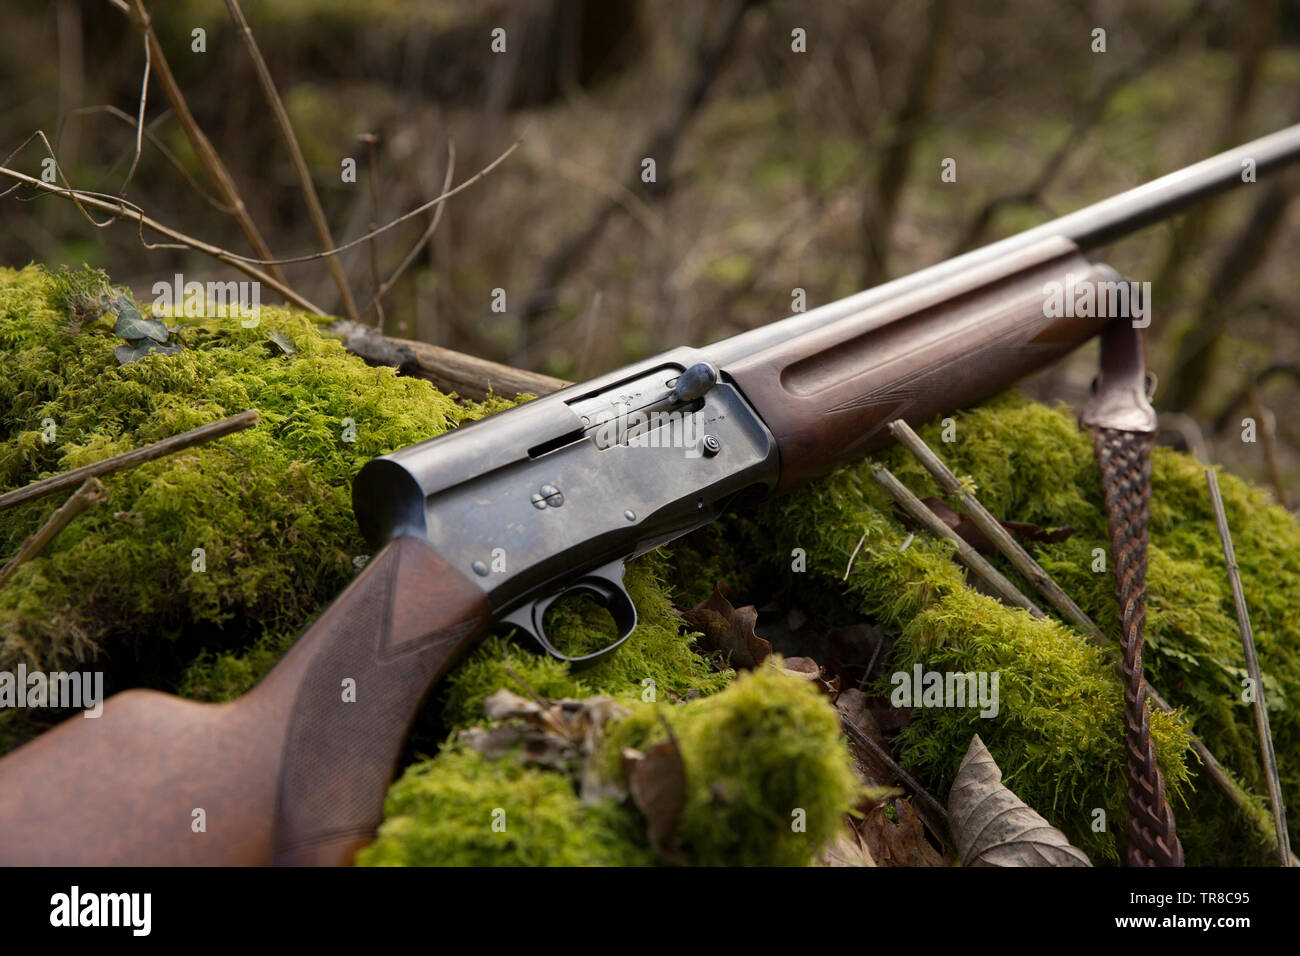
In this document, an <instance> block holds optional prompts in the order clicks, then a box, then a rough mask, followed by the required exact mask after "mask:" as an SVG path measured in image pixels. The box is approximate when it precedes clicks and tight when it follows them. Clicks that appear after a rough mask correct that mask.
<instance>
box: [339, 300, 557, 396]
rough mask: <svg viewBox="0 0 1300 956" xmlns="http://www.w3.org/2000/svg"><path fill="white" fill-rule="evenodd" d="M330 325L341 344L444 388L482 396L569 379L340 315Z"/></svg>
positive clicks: (535, 389) (542, 389)
mask: <svg viewBox="0 0 1300 956" xmlns="http://www.w3.org/2000/svg"><path fill="white" fill-rule="evenodd" d="M328 331H329V332H330V333H331V334H333V335H337V336H340V337H341V338H342V339H343V345H344V348H346V349H347V350H348V351H349V352H351V353H352V354H353V355H357V356H360V357H361V358H363V359H365V360H366V361H367V362H369V363H370V364H371V365H388V366H391V367H393V368H396V369H397V370H398V371H399V372H401V373H402V374H403V375H411V376H414V377H416V378H422V379H425V380H427V381H430V382H432V383H433V384H434V385H436V386H437V387H438V388H439V389H441V390H442V391H444V392H455V393H456V394H458V395H461V396H463V397H465V398H472V399H482V398H485V397H486V396H487V395H488V393H489V392H493V393H495V394H497V395H517V394H521V393H525V392H527V393H531V394H533V395H549V394H550V393H551V392H555V391H559V390H560V389H562V388H564V387H565V386H566V385H569V384H571V383H570V382H566V381H564V380H563V379H559V378H552V377H551V376H549V375H542V374H540V373H538V372H529V371H527V370H525V369H521V368H514V367H512V366H510V365H502V364H500V363H499V362H490V361H488V360H487V359H482V358H479V357H478V356H475V355H467V354H465V353H464V352H454V351H452V350H451V349H446V348H443V347H442V346H439V345H430V344H429V343H428V342H415V341H412V340H410V339H397V338H389V337H387V336H384V335H380V334H379V332H378V330H376V329H375V328H374V327H373V326H369V325H362V324H360V323H357V322H349V321H348V320H347V319H340V320H339V321H338V322H335V323H334V324H333V325H331V326H330V327H329V329H328Z"/></svg>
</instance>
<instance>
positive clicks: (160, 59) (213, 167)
mask: <svg viewBox="0 0 1300 956" xmlns="http://www.w3.org/2000/svg"><path fill="white" fill-rule="evenodd" d="M113 5H114V6H115V7H117V8H118V9H119V10H121V11H122V12H123V13H125V14H126V15H127V16H128V17H129V18H130V20H131V22H132V23H133V24H134V25H135V28H136V29H137V30H138V31H139V32H140V33H141V35H143V36H144V38H145V40H146V42H147V43H148V44H149V52H150V54H151V58H152V60H153V71H152V72H153V75H154V76H155V77H156V78H157V80H158V82H159V84H160V85H161V86H162V89H163V93H164V95H166V97H167V99H168V101H169V102H170V103H171V105H172V109H174V110H175V111H176V119H177V120H178V121H179V122H180V124H181V129H183V130H184V131H185V136H186V138H188V139H189V141H190V145H191V146H193V147H194V153H195V155H196V156H198V158H199V162H200V163H202V164H203V168H204V169H205V170H206V171H207V173H208V176H209V177H210V178H211V179H212V184H213V185H214V186H216V187H217V191H218V192H219V193H220V194H221V196H222V198H223V199H224V200H225V202H226V204H227V205H228V206H230V208H231V210H232V215H233V216H234V217H235V222H237V223H238V224H239V229H240V231H241V232H243V234H244V238H245V239H247V240H248V245H249V247H250V248H251V249H252V250H253V252H255V253H256V254H257V256H258V257H259V258H260V259H263V260H266V261H267V262H268V264H269V263H270V260H271V259H273V258H274V256H273V254H272V253H271V248H270V246H268V245H267V244H266V240H265V239H263V238H262V234H261V233H260V232H259V231H258V229H257V225H256V224H255V223H254V222H253V219H252V217H251V216H250V215H249V214H248V208H247V207H246V206H245V205H244V200H243V197H241V196H240V195H239V189H238V188H237V187H236V186H235V180H234V177H232V176H231V175H230V171H229V170H228V169H226V164H225V163H223V162H222V161H221V157H220V156H219V155H217V151H216V149H215V148H214V147H213V145H212V142H211V141H210V140H209V139H208V137H207V135H206V134H205V133H204V132H203V130H202V129H200V128H199V124H198V122H197V121H196V120H195V119H194V114H193V113H191V112H190V107H189V104H188V103H186V102H185V94H184V93H182V92H181V88H180V84H178V83H177V82H176V77H175V75H173V73H172V69H171V66H170V65H169V64H168V62H167V56H166V54H165V53H163V48H162V44H161V43H159V42H158V35H157V34H156V33H154V29H153V22H152V21H151V20H150V18H149V12H148V11H147V10H146V9H145V8H144V2H143V0H131V2H130V3H129V4H128V3H126V2H125V0H113ZM270 272H271V275H272V276H274V277H275V279H276V280H277V281H278V282H279V284H280V285H281V286H282V285H284V284H285V278H284V273H283V272H281V271H280V269H279V268H278V267H276V266H274V265H271V268H270ZM268 285H271V284H270V283H268ZM272 288H274V289H275V290H276V291H277V292H280V289H279V288H278V287H277V286H275V285H272ZM281 294H283V293H281Z"/></svg>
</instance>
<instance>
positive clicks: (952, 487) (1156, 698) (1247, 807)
mask: <svg viewBox="0 0 1300 956" xmlns="http://www.w3.org/2000/svg"><path fill="white" fill-rule="evenodd" d="M889 430H890V432H891V433H892V434H893V435H894V437H895V438H896V439H897V440H898V441H899V442H900V443H901V444H902V445H903V446H904V447H906V448H907V449H908V450H909V451H911V452H912V454H913V455H915V456H916V459H917V460H918V461H919V462H920V463H921V464H922V465H924V466H925V468H926V470H928V471H929V472H930V474H932V475H933V476H934V477H935V479H936V480H937V481H938V482H939V484H941V485H942V486H943V487H945V488H947V489H948V490H949V491H951V492H953V493H954V494H959V495H961V499H962V502H963V503H964V504H965V505H966V511H967V514H969V515H970V518H971V520H972V521H974V522H975V525H976V527H978V528H979V529H980V530H981V531H983V532H984V533H985V534H986V535H987V536H988V537H989V540H991V541H992V542H993V543H994V544H996V545H997V546H998V550H999V551H1001V552H1002V554H1003V555H1004V556H1005V557H1006V558H1007V560H1009V561H1010V562H1011V563H1012V564H1013V565H1015V567H1016V569H1017V570H1018V571H1020V573H1021V574H1023V575H1024V576H1025V578H1026V580H1028V581H1029V582H1030V583H1031V584H1033V585H1034V586H1035V587H1036V588H1038V592H1039V593H1040V594H1042V595H1043V597H1045V598H1046V599H1047V600H1048V601H1050V602H1051V603H1052V605H1053V606H1054V607H1055V608H1056V609H1057V610H1058V611H1060V612H1061V614H1063V615H1064V616H1065V617H1066V618H1068V619H1069V620H1070V621H1072V622H1073V623H1075V624H1076V625H1077V626H1078V627H1079V628H1080V629H1081V630H1083V631H1084V632H1085V633H1086V634H1088V635H1089V636H1091V637H1093V638H1094V639H1096V640H1097V641H1098V642H1099V643H1101V644H1104V645H1107V646H1109V647H1112V648H1113V647H1115V646H1116V642H1115V641H1113V640H1112V639H1111V638H1110V637H1109V636H1108V635H1106V633H1105V632H1103V631H1102V629H1101V628H1099V627H1098V626H1097V625H1096V623H1095V622H1094V621H1093V620H1092V618H1090V617H1088V615H1087V614H1085V613H1084V612H1083V610H1081V609H1080V608H1079V606H1078V605H1077V604H1075V603H1074V601H1072V600H1071V599H1070V597H1069V595H1067V594H1066V593H1065V591H1064V590H1062V589H1061V586H1060V585H1059V584H1057V583H1056V582H1055V581H1054V580H1052V578H1051V576H1050V575H1049V574H1048V573H1047V572H1046V571H1044V570H1043V569H1042V567H1041V566H1040V565H1039V564H1038V562H1037V561H1035V560H1034V559H1033V557H1031V556H1030V554H1029V552H1028V551H1026V550H1025V549H1024V548H1023V547H1021V546H1020V543H1019V542H1018V541H1016V539H1015V538H1013V537H1011V535H1010V534H1008V533H1007V530H1006V529H1005V528H1003V527H1002V525H1001V524H1000V523H999V522H998V520H997V518H995V517H994V516H993V514H992V513H991V512H989V510H988V509H987V508H985V507H984V506H983V505H982V504H980V502H979V500H978V499H976V497H975V496H974V495H973V494H971V493H970V492H968V491H966V489H965V488H963V487H962V486H961V482H960V481H959V480H958V479H957V476H956V475H954V474H953V473H952V471H951V470H949V468H948V466H947V465H945V464H944V463H943V460H942V459H941V458H940V457H939V456H938V455H937V454H935V453H934V451H932V450H931V449H930V447H929V446H928V445H926V443H925V442H924V441H923V440H922V439H921V436H919V435H917V434H916V432H914V431H912V429H911V428H910V427H909V426H908V424H907V423H906V422H904V421H903V420H902V419H898V420H896V421H894V422H891V423H890V426H889ZM1147 696H1148V698H1149V699H1150V700H1151V703H1153V704H1155V706H1156V707H1158V708H1159V709H1160V710H1162V711H1164V712H1165V713H1167V714H1172V713H1173V712H1174V708H1173V706H1172V705H1171V704H1170V703H1169V702H1168V701H1167V700H1165V699H1164V698H1163V697H1161V696H1160V694H1159V693H1158V692H1157V691H1156V689H1155V688H1154V687H1152V686H1151V685H1150V683H1148V684H1147ZM1192 749H1193V750H1194V751H1196V755H1197V756H1198V757H1199V758H1200V759H1201V762H1202V764H1203V765H1204V766H1205V774H1206V776H1208V777H1209V778H1210V780H1211V781H1213V783H1214V785H1215V786H1216V787H1218V788H1219V790H1220V791H1222V793H1223V794H1224V795H1225V796H1226V797H1227V798H1228V799H1229V800H1231V801H1232V803H1233V804H1234V805H1235V806H1236V807H1237V809H1239V810H1241V811H1242V814H1243V815H1244V816H1245V817H1246V819H1247V820H1250V821H1252V822H1254V823H1256V824H1257V825H1259V826H1260V832H1261V834H1262V835H1263V836H1265V837H1266V838H1267V839H1268V840H1269V841H1270V843H1274V842H1275V841H1276V839H1277V835H1276V834H1275V833H1274V832H1273V831H1272V830H1271V829H1269V827H1268V825H1267V824H1266V823H1264V822H1263V821H1262V820H1260V818H1259V817H1258V815H1257V814H1256V812H1255V805H1254V803H1253V802H1252V799H1251V796H1250V794H1249V793H1247V792H1246V790H1245V789H1244V788H1243V787H1242V786H1241V785H1240V784H1238V783H1237V781H1235V780H1233V779H1232V777H1230V776H1229V775H1228V772H1227V770H1225V769H1224V767H1223V764H1221V763H1220V762H1219V760H1218V758H1217V757H1215V756H1214V754H1212V753H1211V752H1210V749H1209V748H1208V747H1206V746H1205V742H1204V741H1202V740H1201V739H1200V738H1199V737H1193V738H1192ZM1291 859H1292V860H1293V862H1294V863H1295V864H1296V865H1300V859H1297V858H1296V857H1295V855H1294V854H1293V855H1292V856H1291Z"/></svg>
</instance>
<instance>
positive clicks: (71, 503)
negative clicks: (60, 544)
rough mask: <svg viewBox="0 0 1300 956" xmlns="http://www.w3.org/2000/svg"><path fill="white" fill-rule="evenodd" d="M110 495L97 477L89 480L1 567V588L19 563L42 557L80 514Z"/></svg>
mask: <svg viewBox="0 0 1300 956" xmlns="http://www.w3.org/2000/svg"><path fill="white" fill-rule="evenodd" d="M107 495H108V489H106V488H105V487H104V485H103V483H102V482H101V481H100V480H99V479H98V478H87V479H86V480H85V481H84V482H83V483H82V485H81V487H80V488H78V489H77V490H76V491H75V492H74V493H73V495H72V497H71V498H69V499H68V500H67V501H65V502H64V503H63V504H62V505H61V506H60V507H59V509H58V510H57V511H56V512H54V514H52V515H50V518H49V520H48V521H46V522H45V524H43V525H41V527H40V529H39V530H37V532H36V533H35V534H33V535H31V536H30V537H29V538H28V539H27V540H26V541H24V542H23V544H22V547H21V548H19V549H18V553H17V554H16V555H14V557H13V560H11V561H10V562H9V563H8V564H6V565H5V566H4V567H3V568H0V587H4V583H5V582H6V581H8V580H9V578H10V577H12V576H13V573H14V572H15V571H17V570H18V566H19V565H20V564H22V563H23V562H24V561H30V560H31V559H32V558H34V557H36V556H37V555H39V554H40V553H41V552H42V551H44V550H45V549H46V547H48V546H49V544H50V542H51V541H53V540H54V539H55V538H57V537H58V536H59V532H61V531H62V530H63V529H64V528H66V527H67V526H68V525H69V524H70V523H71V522H72V520H73V519H74V518H76V517H77V515H79V514H81V513H82V512H83V511H85V510H87V509H88V508H91V507H93V506H95V505H97V504H99V503H100V502H101V501H103V500H104V498H105V497H106V496H107Z"/></svg>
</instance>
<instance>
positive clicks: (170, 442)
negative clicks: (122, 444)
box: [0, 409, 261, 511]
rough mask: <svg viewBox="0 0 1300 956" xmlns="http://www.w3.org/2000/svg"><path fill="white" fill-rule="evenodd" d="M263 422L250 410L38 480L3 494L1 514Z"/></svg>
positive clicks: (1, 496) (0, 504) (0, 506)
mask: <svg viewBox="0 0 1300 956" xmlns="http://www.w3.org/2000/svg"><path fill="white" fill-rule="evenodd" d="M259 421H261V418H260V417H259V416H258V414H257V412H256V411H254V410H252V409H249V410H248V411H246V412H240V413H239V414H238V415H231V416H230V417H229V418H223V419H221V421H219V422H212V423H210V424H207V425H200V426H199V427H198V428H192V429H190V430H189V431H187V432H181V433H180V434H179V435H172V436H171V437H170V438H164V439H162V440H161V441H156V442H154V443H153V444H152V445H145V446H144V447H142V448H136V449H134V450H133V451H125V452H122V454H120V455H114V456H113V457H112V458H105V459H104V460H103V461H96V462H91V463H90V464H89V465H82V466H81V467H80V468H74V469H72V471H65V472H62V473H61V474H57V475H51V476H50V477H49V478H42V479H41V480H40V481H34V482H32V483H31V484H30V485H24V486H23V487H21V488H16V489H14V490H13V491H8V492H5V493H4V494H2V495H0V511H3V510H4V509H5V508H12V507H13V506H14V505H20V504H23V503H25V502H28V501H35V500H36V499H37V498H43V497H45V496H46V495H52V494H54V493H55V492H56V491H62V490H63V489H65V488H71V487H72V486H73V485H76V484H79V483H81V482H83V481H85V480H86V479H87V478H97V477H99V476H100V475H107V474H111V473H113V472H115V471H122V470H123V469H125V468H133V467H135V466H136V465H142V464H144V463H145V462H147V461H153V460H154V459H155V458H162V457H164V456H166V455H172V454H175V453H176V452H178V451H182V450H184V449H186V448H191V447H193V446H194V445H201V444H203V443H204V442H209V441H212V440H213V439H215V438H221V437H223V436H225V435H229V434H231V433H233V432H238V431H243V430H244V429H245V428H250V427H252V426H253V425H256V424H257V423H258V422H259Z"/></svg>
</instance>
